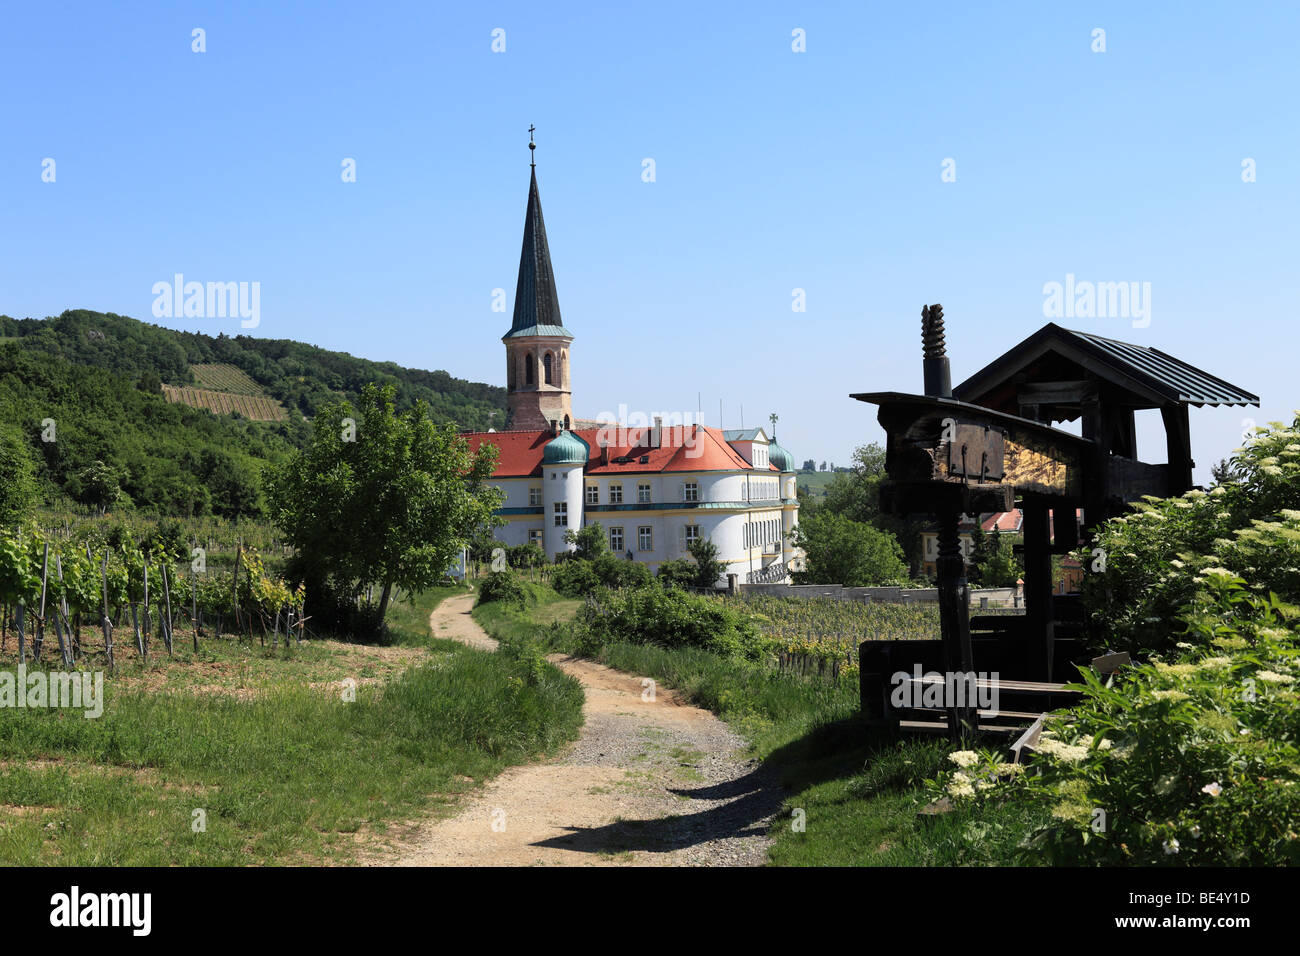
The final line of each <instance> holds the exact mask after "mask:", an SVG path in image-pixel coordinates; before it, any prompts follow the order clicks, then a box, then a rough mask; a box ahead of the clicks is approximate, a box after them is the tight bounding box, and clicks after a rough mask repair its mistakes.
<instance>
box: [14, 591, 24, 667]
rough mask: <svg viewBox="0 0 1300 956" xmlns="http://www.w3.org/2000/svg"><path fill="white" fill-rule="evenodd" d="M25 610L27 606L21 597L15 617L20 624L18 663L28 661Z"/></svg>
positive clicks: (15, 621)
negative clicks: (24, 628)
mask: <svg viewBox="0 0 1300 956" xmlns="http://www.w3.org/2000/svg"><path fill="white" fill-rule="evenodd" d="M25 610H26V607H25V606H24V603H23V599H22V598H19V599H18V608H17V611H16V614H15V619H14V623H15V624H16V625H17V626H18V663H19V664H23V663H26V661H27V634H26V633H25V632H24V630H23V625H24V624H25V623H26V621H25V618H26V615H25V614H24V613H23V612H24V611H25Z"/></svg>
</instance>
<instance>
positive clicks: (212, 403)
mask: <svg viewBox="0 0 1300 956" xmlns="http://www.w3.org/2000/svg"><path fill="white" fill-rule="evenodd" d="M162 389H163V397H164V398H166V399H167V401H169V402H179V403H180V404H182V405H189V406H190V407H191V408H206V409H207V410H208V411H210V412H212V413H213V414H216V415H231V414H235V413H238V414H240V415H243V416H244V417H245V418H247V419H250V420H252V421H255V422H282V421H284V420H285V419H287V418H288V417H289V413H288V412H287V411H285V408H284V406H283V405H281V404H280V403H279V402H277V401H276V400H275V399H273V398H270V397H268V396H266V395H242V394H235V393H233V392H219V391H215V390H213V389H209V388H190V387H189V386H187V385H164V386H163V387H162Z"/></svg>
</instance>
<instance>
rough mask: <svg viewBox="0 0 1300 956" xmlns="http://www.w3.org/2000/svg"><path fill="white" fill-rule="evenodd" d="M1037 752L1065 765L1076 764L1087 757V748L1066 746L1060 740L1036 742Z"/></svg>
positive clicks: (1073, 745)
mask: <svg viewBox="0 0 1300 956" xmlns="http://www.w3.org/2000/svg"><path fill="white" fill-rule="evenodd" d="M1038 751H1039V752H1040V753H1045V754H1047V755H1048V756H1050V757H1055V758H1056V759H1057V760H1061V761H1064V762H1065V763H1076V762H1078V761H1080V760H1082V759H1083V758H1084V757H1086V756H1088V748H1087V747H1080V746H1079V745H1077V744H1067V743H1064V742H1062V741H1060V740H1043V739H1042V738H1041V737H1040V738H1039V740H1038Z"/></svg>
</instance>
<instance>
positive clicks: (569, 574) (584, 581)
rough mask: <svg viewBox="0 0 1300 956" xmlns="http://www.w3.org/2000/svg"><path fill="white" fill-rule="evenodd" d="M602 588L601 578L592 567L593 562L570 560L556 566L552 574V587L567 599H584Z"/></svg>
mask: <svg viewBox="0 0 1300 956" xmlns="http://www.w3.org/2000/svg"><path fill="white" fill-rule="evenodd" d="M599 586H600V578H599V577H597V576H596V571H595V569H594V568H593V567H592V562H590V561H583V560H582V559H580V558H569V559H568V560H565V561H561V562H559V563H558V564H557V565H556V566H555V571H554V572H553V573H552V574H551V587H553V588H555V590H557V591H559V592H560V593H561V594H563V595H564V596H565V597H570V598H576V597H582V596H583V595H584V594H588V593H590V592H591V591H594V590H595V589H596V588H598V587H599Z"/></svg>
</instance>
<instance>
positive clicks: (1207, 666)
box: [1196, 657, 1232, 671]
mask: <svg viewBox="0 0 1300 956" xmlns="http://www.w3.org/2000/svg"><path fill="white" fill-rule="evenodd" d="M1231 665H1232V658H1231V657H1203V658H1201V659H1200V661H1198V662H1197V664H1196V666H1197V668H1198V669H1199V670H1203V671H1217V670H1222V669H1223V668H1225V667H1230V666H1231Z"/></svg>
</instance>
